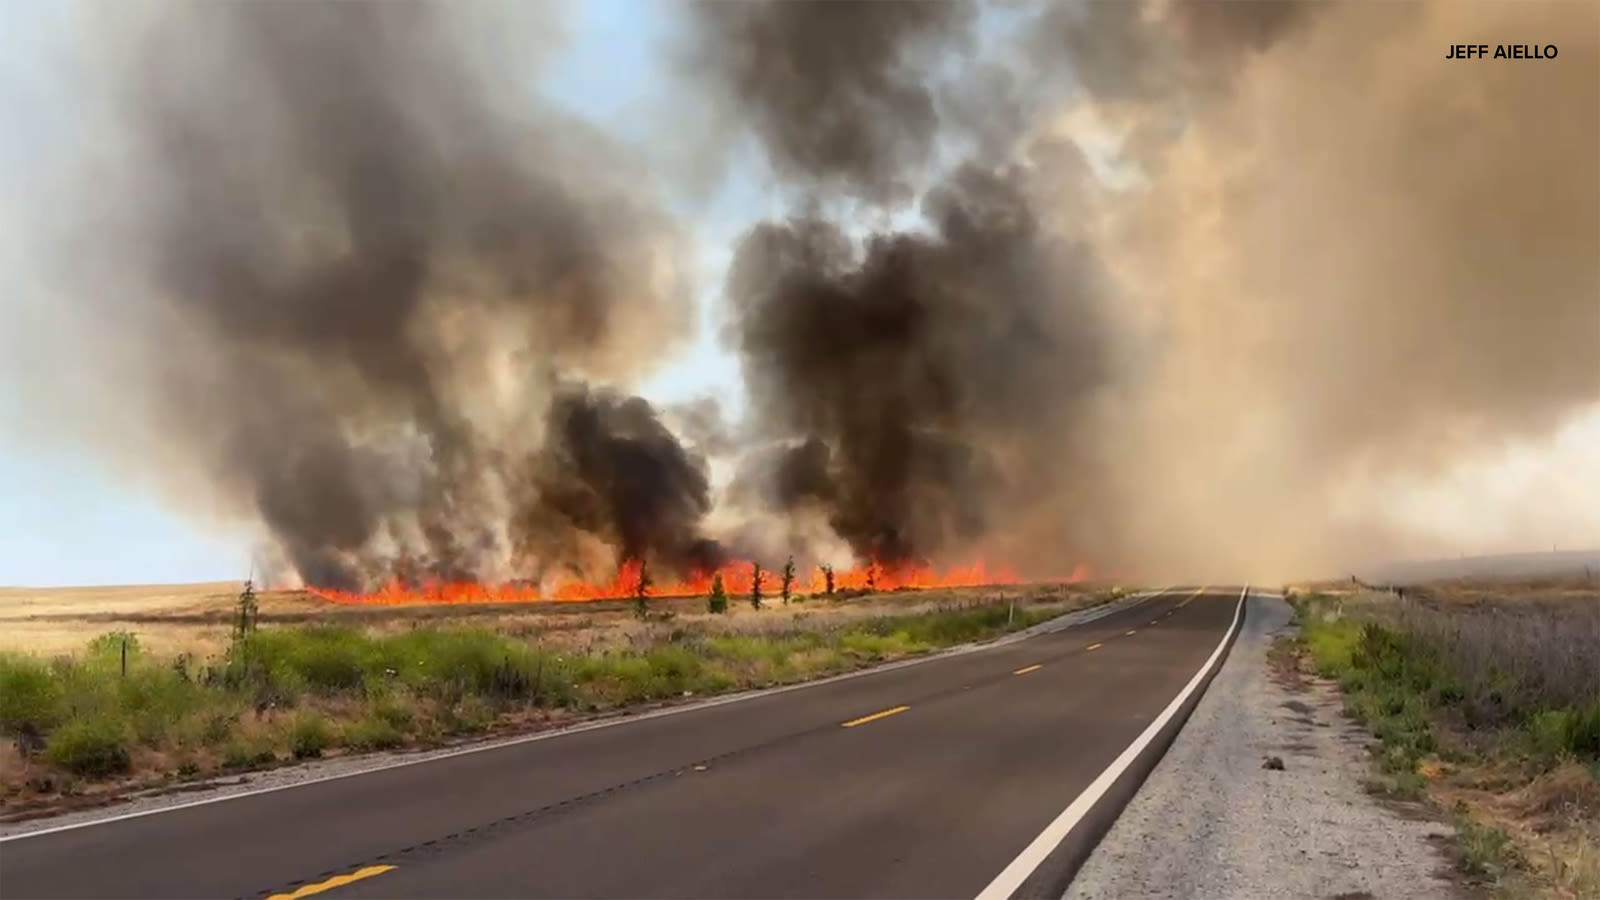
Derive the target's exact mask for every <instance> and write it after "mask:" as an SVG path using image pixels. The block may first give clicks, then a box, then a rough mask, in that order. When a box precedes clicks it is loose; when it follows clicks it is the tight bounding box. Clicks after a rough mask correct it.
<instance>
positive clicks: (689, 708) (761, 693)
mask: <svg viewBox="0 0 1600 900" xmlns="http://www.w3.org/2000/svg"><path fill="white" fill-rule="evenodd" d="M1172 590H1173V588H1162V589H1161V590H1158V591H1149V592H1144V593H1138V594H1130V595H1128V596H1127V597H1125V598H1123V600H1122V601H1112V602H1110V603H1103V604H1101V605H1099V606H1092V607H1089V608H1087V609H1082V610H1077V611H1075V612H1069V613H1063V614H1062V616H1061V618H1066V617H1068V616H1072V615H1075V614H1076V613H1099V615H1092V616H1089V617H1086V618H1084V619H1082V620H1080V621H1079V622H1073V623H1071V624H1070V625H1067V626H1064V627H1063V629H1056V630H1064V628H1069V627H1072V625H1077V624H1087V623H1089V622H1093V621H1095V620H1096V619H1099V618H1103V617H1104V616H1108V615H1111V614H1112V613H1113V612H1117V611H1119V610H1121V609H1132V608H1134V607H1136V606H1139V605H1141V604H1143V603H1146V602H1148V601H1150V600H1154V599H1155V598H1157V597H1159V596H1161V595H1162V594H1166V593H1169V592H1170V591H1172ZM1048 624H1049V622H1041V623H1039V625H1037V626H1035V627H1036V628H1042V626H1044V625H1048ZM1051 633H1053V632H1052V631H1044V630H1041V631H1037V632H1034V633H1032V634H1028V633H1024V632H1016V633H1013V634H1009V635H1005V636H1003V637H1001V638H999V639H997V640H993V641H987V642H984V643H978V644H965V645H962V646H959V647H951V648H949V649H946V650H942V651H940V652H938V653H930V654H928V655H927V656H918V657H915V658H913V659H902V660H898V661H896V662H891V663H884V664H883V665H881V666H873V667H871V668H868V669H860V670H858V671H855V672H844V673H841V674H839V675H831V676H829V677H827V678H819V679H817V680H816V681H802V682H799V683H797V684H786V685H782V686H780V687H772V688H760V689H757V690H753V691H741V692H739V693H737V694H729V695H727V696H725V697H714V698H711V699H708V700H702V701H699V702H696V703H686V704H681V705H678V706H669V707H666V708H664V709H653V710H650V711H649V712H644V713H638V714H635V715H616V716H612V717H609V718H605V719H601V720H599V721H590V722H580V723H578V724H576V725H569V726H567V727H565V728H557V729H552V730H550V731H541V732H539V733H537V734H528V735H523V736H521V737H512V738H505V739H502V740H494V739H489V740H486V741H484V742H483V743H479V744H474V745H472V746H470V747H462V748H460V749H459V750H446V751H443V752H438V753H435V754H433V755H429V756H423V757H421V758H419V759H401V760H396V761H394V762H391V763H384V764H381V765H376V766H372V767H370V768H365V769H356V770H354V771H351V772H339V773H336V774H333V775H323V776H320V777H317V778H307V779H305V780H304V781H292V782H290V783H288V784H275V785H272V786H271V787H262V788H254V789H251V790H246V791H235V792H232V793H226V794H222V795H220V796H216V797H206V798H203V799H200V800H190V801H188V802H185V803H174V804H172V805H171V806H157V807H155V808H153V809H141V810H138V811H136V812H126V813H118V814H116V815H110V816H105V817H103V818H93V819H86V820H84V821H82V822H71V823H68V824H65V825H55V826H51V827H49V828H38V829H34V830H32V831H19V832H17V833H15V834H8V835H0V844H5V843H9V842H11V841H21V840H26V839H28V838H34V837H44V836H45V835H47V834H57V833H60V832H63V831H73V830H75V829H78V828H89V827H91V826H94V825H109V824H111V823H113V822H122V821H126V820H128V819H139V818H143V817H144V816H154V815H158V814H160V813H169V812H177V811H178V810H180V809H192V808H194V807H196V806H206V805H208V804H212V803H222V802H224V801H227V800H241V799H243V798H245V797H255V796H259V795H261V794H272V793H276V792H278V791H286V790H289V789H291V788H302V787H310V786H312V785H316V784H325V783H327V782H329V781H338V780H340V779H342V778H354V777H356V776H357V775H371V774H373V773H376V772H384V771H388V770H390V769H402V768H405V767H406V766H420V765H424V764H426V763H431V762H438V761H439V760H443V759H454V758H455V757H458V756H468V755H470V754H473V753H485V752H488V751H490V750H502V749H505V748H507V747H515V746H519V745H522V744H531V743H533V742H535V741H547V740H550V739H552V738H559V737H566V736H567V735H571V734H579V733H582V732H585V731H597V730H599V729H601V728H610V727H613V726H616V725H627V724H630V723H633V722H643V721H645V720H647V719H659V718H663V717H665V716H674V715H679V714H681V713H689V712H695V711H697V710H702V709H710V708H712V707H716V706H726V705H728V704H730V703H739V702H741V701H744V700H754V699H756V698H758V697H771V696H775V695H777V694H786V693H788V692H790V691H799V690H805V689H806V688H814V687H821V686H823V685H825V684H832V683H834V682H837V681H846V680H848V679H851V678H862V677H865V676H868V675H878V674H881V673H884V672H892V671H895V670H897V669H905V668H910V667H911V666H916V665H921V664H922V663H927V662H933V661H934V660H937V659H944V658H946V657H950V656H960V655H964V654H967V653H973V652H979V651H983V650H988V649H991V648H996V647H1002V646H1006V645H1008V644H1013V643H1016V642H1017V641H1019V640H1025V639H1027V638H1030V637H1037V636H1039V635H1043V634H1051ZM423 752H424V753H426V752H427V751H423ZM269 771H271V770H269ZM243 774H246V775H248V774H250V773H248V772H246V773H243ZM73 812H80V810H69V811H67V812H63V813H62V815H71V814H72V813H73ZM81 812H92V810H81ZM4 824H17V825H23V826H26V824H27V823H26V822H17V823H0V825H4Z"/></svg>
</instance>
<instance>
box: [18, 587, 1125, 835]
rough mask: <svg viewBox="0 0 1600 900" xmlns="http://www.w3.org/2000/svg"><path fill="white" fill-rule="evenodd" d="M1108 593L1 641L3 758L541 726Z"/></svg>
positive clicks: (354, 742)
mask: <svg viewBox="0 0 1600 900" xmlns="http://www.w3.org/2000/svg"><path fill="white" fill-rule="evenodd" d="M1108 596H1109V595H1108V594H1105V593H1091V592H1089V591H1083V590H1076V589H1071V588H1067V587H1064V586H1016V587H1011V588H994V589H984V590H965V591H957V590H949V591H929V592H926V593H902V594H890V595H873V596H869V597H863V598H859V599H855V600H850V601H845V602H832V603H830V602H824V601H820V600H817V599H812V600H808V601H806V602H804V603H798V604H792V605H790V606H787V607H786V606H782V605H777V606H770V607H768V608H766V609H765V610H763V611H756V610H751V609H748V608H746V609H742V610H739V611H737V612H734V613H730V614H727V615H710V614H706V613H704V612H701V613H694V612H690V611H689V608H688V606H687V604H683V605H680V606H679V607H677V608H673V607H670V606H668V605H666V604H663V605H662V606H663V607H665V608H660V609H657V610H656V611H654V612H652V614H651V616H650V617H649V618H648V619H646V620H643V621H641V620H638V619H634V618H632V617H631V616H630V615H629V614H628V613H627V612H626V611H625V607H624V608H623V609H619V610H615V611H606V610H602V611H594V612H586V613H585V614H582V615H544V616H540V615H539V614H537V613H530V612H522V613H520V614H503V615H492V614H491V613H489V612H483V611H473V612H475V613H476V615H466V616H461V615H457V616H454V617H445V616H431V617H425V618H421V619H419V618H415V617H411V616H408V615H406V616H402V615H395V611H390V617H389V618H388V619H374V618H370V617H367V618H362V617H352V618H350V619H348V620H347V621H343V622H337V621H336V622H332V623H318V624H294V623H277V624H274V623H271V622H268V621H267V620H266V619H263V622H264V623H265V624H263V625H262V626H261V627H260V628H258V629H257V630H256V631H255V633H254V634H252V635H251V636H249V637H248V638H246V639H244V640H240V641H237V642H234V643H232V644H231V645H230V646H228V647H227V648H226V649H225V650H224V651H222V652H220V653H218V654H215V655H213V656H210V657H204V656H199V655H195V654H189V653H178V654H174V653H162V652H158V651H155V650H153V649H151V648H149V647H147V646H146V645H144V644H143V643H142V642H141V640H140V639H139V637H138V636H137V635H133V634H127V633H120V632H119V633H113V634H110V635H107V636H103V637H102V638H100V639H97V640H95V641H92V642H91V643H90V644H89V646H88V648H87V649H84V650H81V651H79V652H77V653H75V654H72V655H70V656H68V655H57V656H54V657H53V658H52V657H49V656H44V655H39V654H28V653H19V652H4V653H0V732H3V733H4V734H5V735H7V736H8V737H9V738H11V739H12V746H10V747H8V748H6V751H5V756H4V757H0V791H3V793H4V804H5V806H6V807H7V808H8V809H10V810H11V811H13V812H14V813H15V812H17V811H19V810H26V809H30V808H37V807H40V806H41V805H47V804H58V803H59V802H60V797H61V795H63V794H69V795H71V794H84V793H88V794H91V795H94V794H99V795H105V794H106V793H108V792H110V791H114V790H125V789H127V788H129V787H130V786H135V785H138V786H145V785H153V784H158V783H160V782H162V781H165V780H171V779H174V778H181V777H201V776H206V775H211V774H216V773H220V772H226V771H229V770H242V769H249V768H257V767H261V766H267V765H273V764H277V763H280V762H287V761H292V760H294V759H307V758H313V757H318V756H322V755H326V754H337V753H347V752H360V751H371V750H382V749H389V748H395V747H403V746H421V745H430V744H437V743H440V742H444V741H447V740H450V739H454V738H458V737H461V736H466V735H474V734H482V733H485V732H494V731H504V730H519V729H528V728H537V727H542V726H546V725H549V724H553V723H559V722H562V721H570V720H571V719H572V718H574V717H577V716H582V715H588V714H594V713H599V712H604V711H607V710H615V709H620V708H623V707H629V706H636V705H639V704H647V703H655V702H661V701H669V700H674V699H679V698H683V697H686V696H699V695H706V694H715V693H720V692H726V691H730V690H737V689H744V688H753V687H762V686H768V685H776V684H784V683H791V682H796V681H802V680H805V679H810V678H816V677H820V676H825V675H830V674H835V673H839V672H844V671H849V670H851V669H855V668H859V667H862V666H867V665H872V664H874V663H878V662H883V661H888V660H893V659H898V658H903V657H908V656H914V655H918V654H922V653H927V652H930V651H932V650H936V649H939V648H942V647H948V646H951V645H954V644H959V643H964V642H968V641H974V640H982V639H985V638H989V637H994V636H997V635H999V634H1002V633H1004V632H1006V631H1009V630H1013V629H1018V628H1024V627H1027V626H1029V625H1033V624H1036V623H1038V622H1040V621H1043V620H1045V619H1047V618H1050V617H1052V616H1055V615H1058V614H1060V613H1062V612H1065V611H1068V610H1070V609H1074V608H1079V607H1083V606H1087V605H1090V604H1093V603H1096V602H1100V601H1102V600H1104V599H1106V598H1107V597H1108ZM1013 603H1014V604H1015V615H1014V617H1013V616H1012V605H1013ZM700 608H701V609H702V610H703V608H704V603H703V601H700ZM454 611H455V612H457V613H459V612H460V609H459V608H456V609H455V610H454ZM363 612H370V611H365V610H364V611H363ZM405 612H411V610H406V611H405ZM499 612H501V613H505V610H504V609H503V608H502V609H500V610H499ZM124 647H126V648H127V652H126V655H124V652H123V648H124Z"/></svg>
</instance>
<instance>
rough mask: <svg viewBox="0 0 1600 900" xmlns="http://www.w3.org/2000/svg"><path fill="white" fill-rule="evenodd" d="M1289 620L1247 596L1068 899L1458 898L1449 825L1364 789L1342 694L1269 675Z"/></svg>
mask: <svg viewBox="0 0 1600 900" xmlns="http://www.w3.org/2000/svg"><path fill="white" fill-rule="evenodd" d="M1290 619H1291V612H1290V609H1289V607H1288V604H1286V603H1284V602H1283V600H1282V599H1280V598H1277V597H1267V596H1252V597H1251V599H1250V600H1249V607H1248V609H1247V612H1246V614H1245V620H1244V621H1245V624H1244V627H1243V629H1242V630H1241V632H1240V634H1239V637H1238V641H1237V644H1236V645H1235V646H1234V648H1233V650H1232V652H1231V654H1230V655H1229V657H1228V660H1227V662H1226V663H1225V664H1224V666H1223V668H1222V671H1221V672H1219V673H1218V675H1217V678H1216V680H1215V681H1214V682H1213V683H1212V684H1211V686H1210V689H1209V690H1207V691H1206V694H1205V696H1204V697H1203V698H1202V699H1201V701H1200V703H1199V705H1198V706H1197V707H1196V708H1195V710H1194V713H1193V715H1192V716H1191V717H1190V718H1189V721H1188V723H1187V724H1186V725H1185V727H1184V729H1183V731H1182V732H1180V733H1179V735H1178V737H1177V739H1176V740H1175V741H1174V742H1173V744H1172V746H1171V747H1170V748H1169V749H1168V750H1167V753H1166V755H1165V756H1164V757H1163V758H1162V760H1161V762H1160V763H1159V764H1158V765H1157V767H1156V768H1155V770H1154V771H1153V772H1152V773H1151V775H1150V777H1149V779H1148V780H1146V782H1145V783H1144V785H1143V787H1142V788H1141V789H1140V791H1139V793H1138V794H1137V795H1136V796H1135V797H1134V799H1133V801H1132V802H1130V803H1129V804H1128V806H1127V808H1126V809H1124V810H1123V812H1122V814H1121V816H1120V817H1119V819H1118V820H1117V822H1116V824H1115V825H1113V826H1112V828H1111V830H1110V831H1109V832H1108V833H1107V834H1106V836H1105V838H1104V839H1103V840H1102V841H1101V842H1100V844H1099V846H1098V847H1097V848H1096V849H1095V851H1094V853H1093V855H1091V856H1090V858H1089V860H1088V861H1087V862H1086V863H1085V864H1084V866H1083V867H1082V868H1081V869H1080V870H1079V871H1078V874H1077V876H1076V877H1075V878H1074V880H1073V882H1072V884H1071V885H1070V886H1069V888H1068V890H1067V893H1066V897H1067V898H1072V900H1089V898H1105V897H1126V896H1148V897H1208V898H1231V897H1239V898H1244V897H1249V898H1265V897H1327V898H1332V897H1346V898H1355V897H1363V898H1371V900H1380V898H1456V897H1460V896H1461V895H1462V894H1461V889H1460V887H1459V886H1458V885H1457V883H1456V882H1455V881H1454V880H1453V879H1452V877H1451V875H1450V872H1449V865H1450V864H1449V861H1448V859H1447V857H1446V856H1445V855H1444V854H1443V853H1441V851H1440V850H1439V849H1438V848H1439V847H1440V846H1441V845H1443V844H1446V843H1448V841H1449V838H1450V836H1451V834H1452V830H1451V828H1450V827H1449V826H1448V825H1444V824H1441V823H1438V822H1435V821H1430V820H1428V819H1425V818H1422V817H1420V816H1407V815H1404V814H1403V811H1401V810H1398V809H1395V808H1386V807H1384V806H1382V805H1380V804H1379V802H1378V801H1377V800H1375V799H1374V798H1373V797H1371V796H1369V795H1368V794H1367V793H1366V791H1365V790H1364V789H1363V786H1362V785H1363V781H1364V779H1365V778H1366V776H1367V773H1368V760H1367V754H1366V751H1365V749H1364V746H1365V744H1366V741H1367V736H1366V735H1365V734H1364V733H1363V732H1361V731H1360V730H1359V729H1358V728H1357V727H1355V726H1354V725H1353V724H1351V723H1350V722H1349V721H1348V720H1347V719H1345V718H1344V717H1343V716H1342V715H1341V711H1340V710H1341V705H1340V702H1339V698H1338V696H1337V693H1336V692H1335V691H1333V690H1331V689H1327V688H1321V687H1317V686H1314V685H1304V684H1297V683H1294V682H1291V681H1288V680H1285V679H1281V678H1275V677H1274V673H1273V668H1272V666H1271V663H1270V660H1269V652H1270V650H1271V647H1272V643H1273V639H1274V638H1275V637H1276V636H1277V635H1279V634H1283V633H1287V632H1288V630H1289V629H1291V627H1292V626H1291V625H1290ZM1269 758H1276V759H1278V760H1281V762H1282V765H1283V768H1282V769H1281V770H1280V769H1276V768H1266V767H1265V766H1266V764H1267V760H1268V759H1269Z"/></svg>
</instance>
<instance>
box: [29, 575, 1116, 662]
mask: <svg viewBox="0 0 1600 900" xmlns="http://www.w3.org/2000/svg"><path fill="white" fill-rule="evenodd" d="M241 586H242V583H241V582H209V583H198V584H181V585H123V586H111V587H71V588H0V651H5V650H19V651H24V652H29V653H38V654H45V655H49V654H56V653H72V652H75V651H79V650H82V649H83V647H84V645H85V644H86V643H87V642H88V641H89V640H91V639H92V638H94V637H95V636H97V635H101V634H105V633H106V632H109V631H116V630H127V631H130V632H132V633H134V634H136V635H137V636H138V638H139V643H140V644H141V645H142V646H143V647H145V648H146V649H148V650H150V651H151V652H153V653H156V654H160V655H170V654H174V653H191V654H194V655H196V656H209V655H213V654H216V653H219V652H221V651H222V650H223V649H224V648H225V647H226V646H227V644H228V640H229V633H230V629H231V628H232V627H233V621H234V616H235V604H236V603H237V601H238V595H239V590H240V588H241ZM1106 587H1107V586H1106V585H1097V584H1092V583H1082V584H1072V585H1001V586H993V587H964V588H938V589H928V590H906V591H894V592H888V593H881V594H869V595H865V596H852V597H849V598H848V599H847V600H832V599H829V598H824V597H814V598H810V597H808V598H805V599H803V600H801V601H800V602H798V603H795V604H791V605H790V606H787V607H785V606H783V604H782V603H781V601H780V600H779V598H777V597H775V596H770V595H769V596H768V597H767V598H766V605H767V610H766V612H765V613H761V614H758V613H756V612H754V611H753V610H751V609H750V608H749V606H748V605H747V603H746V598H743V597H740V596H730V598H729V614H728V615H727V616H719V617H714V618H713V617H711V616H709V615H708V614H707V613H706V612H705V599H704V598H703V597H678V598H670V599H668V598H658V599H652V600H651V602H650V608H651V609H652V610H654V611H657V612H671V613H672V614H673V615H674V617H675V622H676V623H677V624H679V625H685V626H691V627H692V626H695V625H698V624H704V623H706V622H707V621H715V622H717V623H719V625H718V627H719V629H722V628H731V630H733V631H736V632H760V631H763V630H770V629H773V628H776V627H779V624H780V623H779V622H778V618H779V617H778V616H775V615H774V613H775V612H781V613H782V614H783V615H782V617H781V618H784V619H787V620H788V621H789V623H790V624H788V625H784V626H783V627H792V623H793V621H794V620H795V617H799V621H801V622H806V623H808V627H809V626H810V625H817V626H824V625H827V624H832V623H844V622H849V621H855V620H859V619H864V618H871V617H874V616H882V615H891V614H892V615H915V614H917V613H921V612H926V611H930V610H936V609H947V608H952V607H959V606H962V605H964V604H975V603H979V602H995V601H1000V600H1005V599H1008V598H1013V597H1015V598H1017V599H1018V600H1023V601H1031V600H1038V599H1041V598H1043V597H1046V596H1049V597H1057V598H1061V599H1064V600H1071V599H1073V598H1080V597H1089V596H1091V595H1093V594H1095V593H1097V592H1102V591H1103V590H1104V589H1105V588H1106ZM258 603H259V606H260V612H259V622H260V624H261V625H263V626H271V625H312V624H317V625H348V626H351V627H356V628H360V629H363V630H364V631H368V632H371V633H378V634H384V633H395V632H399V631H402V630H405V629H409V628H411V627H412V626H413V625H414V624H415V625H429V626H435V627H454V626H479V627H484V628H490V629H493V630H495V631H499V632H503V633H507V634H514V635H519V636H536V637H539V638H542V639H544V640H545V641H546V643H548V644H550V645H551V646H569V645H571V646H576V645H581V646H583V647H585V648H589V649H604V648H605V647H608V646H628V645H630V644H632V643H636V637H635V636H636V634H637V632H638V631H639V630H640V629H641V628H642V627H643V626H641V625H640V624H639V623H638V622H636V620H635V617H634V615H633V609H632V606H631V605H630V603H629V601H626V600H601V601H592V602H555V601H544V602H536V603H484V604H439V605H411V606H341V605H337V604H333V603H329V602H327V601H325V600H322V599H319V598H317V597H314V596H312V595H310V594H307V593H306V592H304V591H262V592H260V593H259V594H258Z"/></svg>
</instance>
